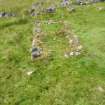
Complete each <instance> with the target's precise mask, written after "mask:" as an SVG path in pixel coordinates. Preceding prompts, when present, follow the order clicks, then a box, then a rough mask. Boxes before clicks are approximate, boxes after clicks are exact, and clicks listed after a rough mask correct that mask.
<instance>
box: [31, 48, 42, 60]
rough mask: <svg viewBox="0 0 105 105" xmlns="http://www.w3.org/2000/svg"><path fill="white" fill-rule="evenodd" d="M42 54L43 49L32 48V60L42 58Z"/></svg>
mask: <svg viewBox="0 0 105 105" xmlns="http://www.w3.org/2000/svg"><path fill="white" fill-rule="evenodd" d="M41 53H42V49H41V48H38V47H34V48H32V51H31V56H32V60H34V59H35V58H37V57H40V56H41Z"/></svg>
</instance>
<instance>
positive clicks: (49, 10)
mask: <svg viewBox="0 0 105 105" xmlns="http://www.w3.org/2000/svg"><path fill="white" fill-rule="evenodd" d="M55 12H56V8H55V7H48V8H47V9H46V13H55Z"/></svg>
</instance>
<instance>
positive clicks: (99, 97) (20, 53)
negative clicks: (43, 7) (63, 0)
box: [0, 0, 105, 105]
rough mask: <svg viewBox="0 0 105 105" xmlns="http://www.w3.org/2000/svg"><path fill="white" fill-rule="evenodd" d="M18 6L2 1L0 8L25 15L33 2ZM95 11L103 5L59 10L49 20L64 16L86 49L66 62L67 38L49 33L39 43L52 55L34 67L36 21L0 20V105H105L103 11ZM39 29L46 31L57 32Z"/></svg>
mask: <svg viewBox="0 0 105 105" xmlns="http://www.w3.org/2000/svg"><path fill="white" fill-rule="evenodd" d="M20 2H21V1H19V0H18V1H16V0H14V1H12V0H8V1H7V0H0V6H1V7H0V9H1V10H7V11H9V10H8V9H10V10H11V11H14V8H15V10H16V12H18V9H19V10H21V11H23V10H24V9H26V8H27V7H29V6H30V4H32V2H33V1H30V0H27V1H25V2H24V1H23V2H22V4H21V5H20ZM12 3H14V5H13V4H12ZM97 6H105V3H99V4H95V5H91V6H89V7H87V6H83V7H81V6H80V7H79V6H77V7H76V8H77V9H76V12H74V13H70V14H69V13H67V12H66V11H65V10H58V11H57V14H56V15H54V16H53V17H51V18H54V19H58V20H60V17H61V14H62V13H64V19H65V20H68V21H69V22H70V24H71V29H72V31H73V32H74V33H75V34H76V35H78V37H79V38H80V41H81V43H82V45H83V46H84V52H83V54H82V55H80V56H78V57H71V58H69V59H66V58H64V50H65V48H66V44H67V43H66V40H65V38H64V37H59V36H56V35H53V34H51V35H49V34H48V35H47V36H46V37H44V39H43V41H44V43H45V45H46V46H47V48H48V49H51V50H53V53H52V54H51V56H49V57H48V58H45V59H42V60H36V61H35V62H32V61H31V59H30V47H31V40H32V37H33V35H32V30H33V27H34V25H33V23H34V18H31V17H28V16H25V17H24V18H23V17H22V16H20V17H16V18H9V19H7V18H4V19H1V18H0V105H105V54H104V52H105V47H104V46H105V44H104V40H105V35H104V33H105V28H104V26H105V22H104V21H105V11H101V12H99V11H98V10H97V9H96V7H97ZM18 13H19V12H18ZM20 13H21V12H20ZM48 17H50V16H48ZM48 17H46V16H44V17H41V18H42V19H46V18H48ZM43 27H44V28H43V29H44V30H45V31H46V32H48V31H50V30H52V31H53V30H56V29H59V28H60V26H59V25H57V26H55V25H51V26H46V25H45V26H43ZM48 33H49V32H48ZM53 38H56V40H52V39H53ZM28 71H33V73H32V75H30V76H28V75H27V72H28ZM100 88H102V89H101V90H100Z"/></svg>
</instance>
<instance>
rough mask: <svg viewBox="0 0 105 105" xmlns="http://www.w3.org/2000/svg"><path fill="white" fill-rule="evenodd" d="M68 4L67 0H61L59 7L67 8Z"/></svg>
mask: <svg viewBox="0 0 105 105" xmlns="http://www.w3.org/2000/svg"><path fill="white" fill-rule="evenodd" d="M69 4H70V1H69V0H63V1H62V2H61V7H67V6H69Z"/></svg>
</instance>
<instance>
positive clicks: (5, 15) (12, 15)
mask: <svg viewBox="0 0 105 105" xmlns="http://www.w3.org/2000/svg"><path fill="white" fill-rule="evenodd" d="M15 16H16V15H15V14H14V13H8V12H0V18H2V17H15Z"/></svg>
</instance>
